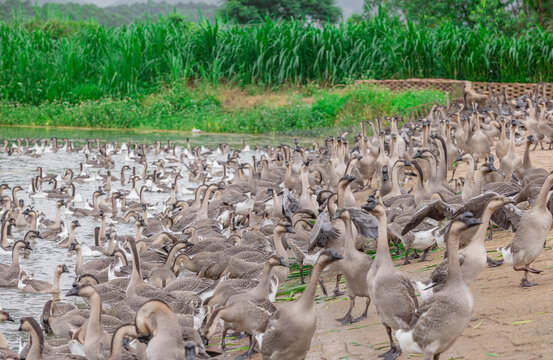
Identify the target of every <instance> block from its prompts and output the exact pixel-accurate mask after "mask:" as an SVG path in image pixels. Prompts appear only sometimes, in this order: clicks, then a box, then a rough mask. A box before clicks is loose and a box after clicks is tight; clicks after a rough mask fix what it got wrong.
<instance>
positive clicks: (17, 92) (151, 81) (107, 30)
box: [0, 0, 553, 132]
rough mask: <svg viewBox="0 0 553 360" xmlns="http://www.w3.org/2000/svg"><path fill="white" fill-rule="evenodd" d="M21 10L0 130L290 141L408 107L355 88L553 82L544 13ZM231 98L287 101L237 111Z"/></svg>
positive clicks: (392, 4) (283, 7)
mask: <svg viewBox="0 0 553 360" xmlns="http://www.w3.org/2000/svg"><path fill="white" fill-rule="evenodd" d="M17 1H19V0H7V2H5V3H0V19H3V21H2V20H0V114H1V115H2V116H3V117H2V118H1V119H0V124H1V123H9V124H18V123H26V124H28V123H37V124H38V123H44V124H53V125H70V124H75V125H79V126H110V127H156V126H157V127H160V128H167V129H169V128H174V129H177V128H178V129H190V128H192V127H201V128H202V129H204V130H216V131H249V132H264V131H281V130H283V129H285V128H290V129H295V128H306V127H307V128H316V127H325V126H332V125H336V124H339V123H341V124H349V123H357V121H358V119H356V118H355V116H361V114H365V113H366V114H367V116H368V117H370V116H373V115H375V114H378V113H380V114H382V113H383V112H384V110H386V111H390V113H389V114H390V115H391V114H392V112H393V111H401V106H400V107H399V108H396V107H394V106H395V105H394V101H396V100H393V99H397V98H398V97H400V95H398V94H393V96H392V95H389V94H388V95H386V96H383V99H384V100H383V102H380V103H379V102H378V99H379V97H378V96H380V95H378V96H377V92H376V90H374V89H373V90H371V91H369V90H367V89H365V90H363V91H361V90H359V89H357V87H354V88H348V89H350V90H348V93H347V95H345V94H344V93H341V92H335V91H331V90H329V89H332V88H333V87H334V86H336V85H338V84H340V85H348V84H352V83H353V82H354V81H355V80H358V79H402V78H413V77H419V78H450V79H463V80H474V81H499V82H538V81H545V82H549V81H551V80H552V78H553V34H552V33H551V32H550V31H549V26H550V21H551V18H552V16H550V15H553V7H552V5H551V4H550V2H546V1H534V0H501V1H495V0H494V1H492V0H444V1H438V2H423V1H422V0H409V1H406V0H365V8H364V9H365V11H364V13H362V14H358V15H355V16H352V17H350V18H348V19H347V20H346V21H342V22H339V23H336V22H337V21H338V20H339V19H340V18H341V14H340V10H339V9H338V8H337V7H336V6H335V5H336V3H335V1H334V0H324V1H314V0H294V1H292V0H278V1H268V0H255V1H254V0H223V1H222V2H221V6H220V7H219V8H216V7H215V6H214V5H208V4H206V3H198V4H181V3H171V4H170V3H166V2H161V3H157V2H153V1H148V2H147V3H133V4H123V3H121V1H123V0H119V1H118V2H116V3H117V4H119V5H114V6H111V7H106V8H100V7H97V6H95V5H79V4H74V3H68V4H44V5H42V6H33V5H31V3H30V2H28V1H27V2H24V3H19V2H17ZM168 1H179V0H168ZM340 1H342V2H343V1H345V0H340ZM198 9H200V10H201V14H200V12H198ZM192 10H194V11H195V12H194V13H195V15H194V14H193V13H192V12H190V11H192ZM187 11H188V12H187ZM215 14H219V16H222V17H219V18H216V19H215V20H209V19H210V18H211V17H214V16H215ZM269 14H270V15H271V18H269V17H267V16H268V15H269ZM200 15H202V16H205V17H206V18H202V17H200ZM192 20H194V21H192ZM313 88H316V89H318V90H317V92H314V93H313V94H310V95H309V96H310V97H312V98H313V99H312V100H313V101H312V102H307V103H306V102H305V99H304V98H305V96H306V95H305V91H307V90H305V89H313ZM205 89H209V91H206V90H205ZM229 89H232V91H234V92H247V93H249V92H251V91H252V90H251V89H256V90H255V91H256V92H260V93H261V94H265V93H266V94H271V95H270V96H269V98H271V99H273V100H275V99H274V98H273V97H272V96H273V95H272V94H275V93H279V94H281V95H279V96H280V98H279V101H280V102H278V106H274V104H270V103H255V104H253V105H252V109H247V110H244V108H243V107H229V106H227V105H225V104H226V103H225V100H224V97H225V95H224V94H225V93H228V92H229V91H230V90H229ZM352 89H353V90H352ZM232 91H230V92H232ZM309 91H311V90H309ZM298 93H299V94H300V95H298ZM282 94H285V96H284V95H282ZM359 94H364V95H359ZM367 94H371V95H370V96H369V95H367ZM378 94H380V93H378ZM256 96H258V95H256ZM283 96H284V99H285V100H283V101H281V100H282V99H283ZM409 96H411V97H412V99H413V101H412V102H414V103H413V104H412V105H417V104H420V103H424V102H426V101H427V100H429V99H428V98H427V97H426V96H427V95H423V96H420V97H417V96H413V94H409ZM432 96H433V98H432V101H434V100H435V96H436V94H433V95H432ZM404 100H405V99H404ZM275 101H276V100H275ZM361 101H365V102H366V104H364V105H363V107H362V109H363V110H362V111H361V110H359V109H360V106H361V105H358V106H357V105H355V104H361ZM405 102H406V101H403V102H402V103H405ZM374 104H378V106H380V108H381V110H379V109H376V108H375V107H374V106H376V105H374ZM338 105H339V106H338ZM402 106H403V105H402ZM371 107H372V108H371ZM368 108H371V110H370V111H369V110H367V109H368ZM332 109H334V110H332ZM336 109H339V110H336ZM329 114H330V115H329ZM369 115H370V116H369ZM26 116H27V117H28V118H26ZM266 119H269V120H270V122H272V123H270V124H264V122H265V120H266ZM277 120H278V121H277ZM280 120H282V121H280Z"/></svg>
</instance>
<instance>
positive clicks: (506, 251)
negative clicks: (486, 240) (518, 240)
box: [497, 245, 513, 265]
mask: <svg viewBox="0 0 553 360" xmlns="http://www.w3.org/2000/svg"><path fill="white" fill-rule="evenodd" d="M497 251H499V252H500V253H501V255H503V259H504V260H505V263H507V264H509V265H513V253H512V252H511V245H508V246H502V247H500V248H497Z"/></svg>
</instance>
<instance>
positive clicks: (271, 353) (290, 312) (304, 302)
mask: <svg viewBox="0 0 553 360" xmlns="http://www.w3.org/2000/svg"><path fill="white" fill-rule="evenodd" d="M341 259H343V256H342V255H340V254H338V253H337V252H336V251H335V250H334V249H327V250H324V251H323V252H322V253H321V254H320V255H319V258H318V259H317V262H316V264H315V266H314V268H313V270H312V272H311V278H310V279H309V284H308V285H307V287H306V288H305V291H304V292H303V294H302V295H301V296H300V297H299V298H298V299H297V300H296V301H294V302H292V303H289V304H286V305H284V306H283V307H281V308H280V309H278V310H277V311H276V312H275V313H274V314H273V315H272V316H271V319H270V320H269V323H268V324H267V328H266V329H265V334H264V336H263V339H260V340H261V341H259V344H260V345H261V354H262V355H263V360H277V359H278V360H297V359H304V358H305V355H306V354H307V352H308V351H309V347H310V346H311V338H312V337H313V334H314V333H315V328H316V325H317V313H316V312H315V307H314V306H313V299H314V298H315V292H316V290H317V283H318V281H319V277H320V276H321V272H322V271H323V269H324V268H325V267H326V266H327V265H329V264H331V263H332V262H334V261H336V260H341Z"/></svg>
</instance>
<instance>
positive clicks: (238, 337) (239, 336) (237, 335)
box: [229, 332, 248, 340]
mask: <svg viewBox="0 0 553 360" xmlns="http://www.w3.org/2000/svg"><path fill="white" fill-rule="evenodd" d="M246 336H248V334H247V333H241V332H233V333H232V334H230V335H229V337H231V338H234V339H233V340H242V339H244V338H245V337H246Z"/></svg>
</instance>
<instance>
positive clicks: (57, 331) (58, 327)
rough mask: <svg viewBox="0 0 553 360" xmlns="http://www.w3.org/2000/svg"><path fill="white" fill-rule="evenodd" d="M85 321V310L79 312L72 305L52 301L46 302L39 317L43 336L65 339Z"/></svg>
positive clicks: (86, 317)
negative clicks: (48, 335)
mask: <svg viewBox="0 0 553 360" xmlns="http://www.w3.org/2000/svg"><path fill="white" fill-rule="evenodd" d="M87 319H88V311H87V310H79V309H77V308H76V307H75V306H74V305H72V304H62V303H57V302H55V301H54V300H48V301H47V302H46V303H45V304H44V306H43V308H42V314H41V316H40V320H41V323H42V325H43V326H44V333H45V334H50V333H53V334H54V335H56V336H58V337H61V338H67V339H69V338H71V335H72V334H74V333H75V332H77V330H78V329H79V328H80V327H81V326H83V324H84V323H85V322H86V321H87Z"/></svg>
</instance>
